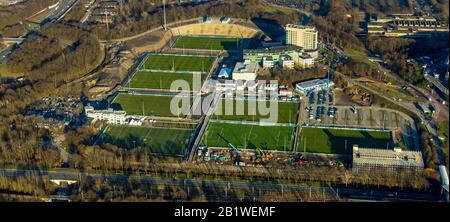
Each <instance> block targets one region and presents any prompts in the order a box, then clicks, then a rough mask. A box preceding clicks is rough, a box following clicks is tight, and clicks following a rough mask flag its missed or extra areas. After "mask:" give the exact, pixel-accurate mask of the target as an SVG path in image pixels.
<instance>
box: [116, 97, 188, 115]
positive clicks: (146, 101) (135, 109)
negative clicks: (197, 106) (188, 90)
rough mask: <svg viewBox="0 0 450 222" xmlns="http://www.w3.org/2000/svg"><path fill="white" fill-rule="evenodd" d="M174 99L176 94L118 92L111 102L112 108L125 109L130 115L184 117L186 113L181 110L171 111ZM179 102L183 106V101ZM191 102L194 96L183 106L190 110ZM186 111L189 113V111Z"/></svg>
mask: <svg viewBox="0 0 450 222" xmlns="http://www.w3.org/2000/svg"><path fill="white" fill-rule="evenodd" d="M180 98H181V97H180ZM183 98H185V97H183ZM188 98H189V97H188ZM172 99H174V96H162V95H161V96H158V95H134V94H118V95H117V97H116V98H115V100H114V101H113V103H112V104H111V108H113V109H114V110H125V111H126V112H127V114H128V115H143V116H160V117H177V116H179V117H184V116H185V115H183V114H182V113H181V111H180V113H178V112H177V110H175V114H174V113H172V112H171V110H170V103H171V101H172ZM175 99H178V98H175ZM186 99H187V98H186ZM180 100H181V99H180ZM178 104H179V105H180V106H179V107H181V101H180V102H179V103H178ZM191 104H192V98H189V101H187V102H186V105H185V106H183V107H185V108H186V110H188V109H189V108H190V106H191ZM178 111H179V110H178ZM185 113H187V111H186V112H185Z"/></svg>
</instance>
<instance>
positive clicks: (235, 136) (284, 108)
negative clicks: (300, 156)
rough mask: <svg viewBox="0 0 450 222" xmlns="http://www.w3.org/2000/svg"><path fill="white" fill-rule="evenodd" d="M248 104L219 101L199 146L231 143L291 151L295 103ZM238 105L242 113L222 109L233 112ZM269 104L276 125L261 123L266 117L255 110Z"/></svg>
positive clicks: (260, 101)
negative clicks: (275, 116)
mask: <svg viewBox="0 0 450 222" xmlns="http://www.w3.org/2000/svg"><path fill="white" fill-rule="evenodd" d="M251 102H252V100H248V99H223V100H222V101H221V102H219V106H218V107H216V114H215V115H213V116H211V119H210V122H209V125H208V127H207V130H206V132H205V134H204V135H203V138H202V141H201V146H207V147H217V148H225V147H230V144H232V145H233V146H235V147H238V148H240V149H263V150H274V151H292V144H293V141H294V138H295V136H294V129H295V125H296V120H297V117H298V106H299V103H297V102H285V101H268V100H254V101H253V102H254V103H253V104H254V105H249V104H251ZM238 103H242V104H243V107H244V110H243V114H238V113H237V112H236V111H235V110H232V113H229V114H228V113H226V110H225V107H233V109H236V106H237V104H238ZM270 103H275V104H276V105H277V109H278V113H277V114H278V118H277V121H276V122H268V121H267V120H265V119H268V118H269V115H261V113H260V112H259V111H258V108H257V107H258V104H261V105H262V106H266V107H268V106H270V105H273V104H270ZM217 110H222V111H221V113H220V115H217ZM266 121H267V122H266Z"/></svg>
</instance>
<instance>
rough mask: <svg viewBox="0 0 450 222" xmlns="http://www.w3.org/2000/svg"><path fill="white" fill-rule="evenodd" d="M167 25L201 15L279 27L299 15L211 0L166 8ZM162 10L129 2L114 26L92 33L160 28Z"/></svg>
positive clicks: (141, 0)
mask: <svg viewBox="0 0 450 222" xmlns="http://www.w3.org/2000/svg"><path fill="white" fill-rule="evenodd" d="M166 15H167V22H169V23H171V22H176V21H182V20H186V19H191V18H196V17H202V16H217V17H220V16H227V17H233V18H243V19H249V20H250V19H255V18H263V19H270V20H273V21H277V22H278V23H279V24H280V25H284V24H286V23H295V22H297V21H298V14H297V13H292V14H285V13H284V12H282V11H276V12H270V11H267V9H266V8H265V7H263V2H262V1H261V0H230V1H211V2H205V3H200V4H198V5H191V4H187V5H178V4H175V5H169V6H167V8H166ZM162 18H163V10H162V7H161V6H160V5H159V4H154V3H152V2H149V1H145V0H136V1H128V2H127V3H125V4H124V5H123V6H122V8H121V10H120V12H119V15H118V16H115V17H114V24H113V25H111V26H110V27H109V31H108V32H107V30H106V27H100V28H99V27H96V28H93V31H94V32H96V33H97V35H98V36H99V37H100V38H102V39H107V38H120V37H126V36H132V35H135V34H138V33H141V32H144V31H147V30H149V29H152V28H157V27H162V25H163V19H162Z"/></svg>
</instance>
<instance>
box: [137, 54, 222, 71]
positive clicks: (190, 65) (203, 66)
mask: <svg viewBox="0 0 450 222" xmlns="http://www.w3.org/2000/svg"><path fill="white" fill-rule="evenodd" d="M215 59H216V58H214V57H208V56H188V55H156V54H151V55H149V56H148V57H147V60H146V61H145V62H144V65H143V66H142V67H141V68H140V69H141V70H142V69H151V70H170V71H185V72H203V73H208V72H209V70H210V69H211V66H212V64H213V63H214V60H215Z"/></svg>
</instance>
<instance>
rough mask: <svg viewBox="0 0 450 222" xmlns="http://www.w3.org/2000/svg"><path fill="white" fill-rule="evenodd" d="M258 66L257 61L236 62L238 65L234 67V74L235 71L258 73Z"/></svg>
mask: <svg viewBox="0 0 450 222" xmlns="http://www.w3.org/2000/svg"><path fill="white" fill-rule="evenodd" d="M257 67H258V64H256V63H243V62H238V63H236V66H235V67H234V70H233V74H234V73H238V74H239V73H256V69H257Z"/></svg>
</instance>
